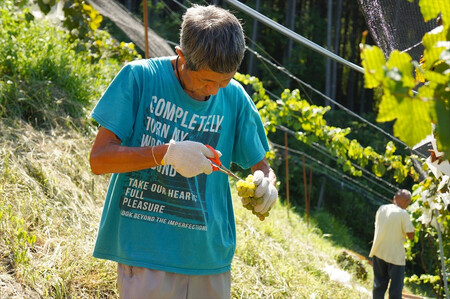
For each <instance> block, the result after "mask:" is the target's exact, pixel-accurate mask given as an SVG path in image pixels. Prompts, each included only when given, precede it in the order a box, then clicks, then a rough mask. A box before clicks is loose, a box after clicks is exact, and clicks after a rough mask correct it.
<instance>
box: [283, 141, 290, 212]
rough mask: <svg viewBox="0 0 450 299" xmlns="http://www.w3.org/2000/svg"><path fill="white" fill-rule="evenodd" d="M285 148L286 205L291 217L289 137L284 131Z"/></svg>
mask: <svg viewBox="0 0 450 299" xmlns="http://www.w3.org/2000/svg"><path fill="white" fill-rule="evenodd" d="M284 149H285V159H284V160H285V165H286V206H287V215H288V218H289V160H288V159H289V155H288V138H287V132H285V133H284Z"/></svg>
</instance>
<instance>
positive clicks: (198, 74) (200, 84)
mask: <svg viewBox="0 0 450 299" xmlns="http://www.w3.org/2000/svg"><path fill="white" fill-rule="evenodd" d="M185 74H186V76H184V77H183V80H184V82H183V83H184V85H185V87H186V89H187V90H188V91H190V92H192V93H194V94H195V95H197V96H202V97H203V96H204V97H208V96H210V95H216V94H217V93H218V92H219V89H220V88H224V87H226V86H227V85H228V83H230V80H231V79H232V78H233V76H234V74H236V71H234V72H232V73H225V74H223V73H216V72H213V71H211V70H209V69H203V70H198V71H191V70H188V69H186V70H185Z"/></svg>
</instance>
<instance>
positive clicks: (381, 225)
mask: <svg viewBox="0 0 450 299" xmlns="http://www.w3.org/2000/svg"><path fill="white" fill-rule="evenodd" d="M410 202H411V192H409V191H408V190H405V189H402V190H399V191H397V193H395V196H394V199H393V203H392V204H387V205H382V206H381V207H379V208H378V211H377V213H376V216H375V235H374V240H373V244H372V249H371V250H370V254H369V256H370V257H373V260H372V262H373V274H374V281H373V298H374V299H383V298H384V294H385V293H386V289H387V286H388V283H389V280H390V281H391V285H390V286H389V298H390V299H394V298H399V299H401V298H402V289H403V278H404V275H405V248H404V246H403V242H404V241H405V239H406V237H408V238H409V239H410V240H412V239H413V238H414V227H413V225H412V223H411V220H410V218H409V214H408V213H407V212H406V210H405V209H406V208H407V207H408V205H409V203H410Z"/></svg>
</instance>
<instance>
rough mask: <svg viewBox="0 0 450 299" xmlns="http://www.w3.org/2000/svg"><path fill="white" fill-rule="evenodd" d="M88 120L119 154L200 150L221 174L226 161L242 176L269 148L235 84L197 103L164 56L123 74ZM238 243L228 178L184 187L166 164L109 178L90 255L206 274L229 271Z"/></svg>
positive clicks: (190, 181) (191, 181) (217, 176)
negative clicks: (166, 147)
mask: <svg viewBox="0 0 450 299" xmlns="http://www.w3.org/2000/svg"><path fill="white" fill-rule="evenodd" d="M91 115H92V117H93V118H94V119H95V120H96V121H97V122H98V123H99V124H100V125H101V126H103V127H105V128H106V129H108V130H111V131H112V132H114V133H115V134H116V135H117V136H118V137H119V138H120V140H122V145H126V146H131V147H140V146H154V145H158V144H163V143H168V142H169V141H170V140H171V139H174V140H176V141H182V140H192V141H198V142H201V143H204V144H209V145H211V146H212V147H214V148H215V149H217V150H219V151H220V152H221V153H222V157H221V161H222V163H223V164H224V165H225V166H227V167H228V166H229V165H230V164H231V162H232V161H233V162H234V163H236V164H238V165H240V166H241V167H243V168H249V167H251V166H253V165H254V164H256V163H258V162H259V161H261V160H262V159H263V158H264V156H265V152H266V151H267V150H268V149H269V147H268V143H267V138H266V135H265V132H264V128H263V125H262V123H261V119H260V117H259V114H258V111H257V109H256V107H255V105H254V104H253V102H252V100H251V99H250V97H249V96H248V95H247V94H246V93H245V91H244V89H243V87H242V86H241V85H240V84H239V83H238V82H236V81H235V80H231V82H230V83H229V84H228V86H227V87H225V88H222V89H220V90H219V92H218V94H217V95H215V96H211V97H210V98H209V100H207V101H204V102H202V101H196V100H194V99H192V98H190V97H189V96H188V95H187V94H186V93H185V92H184V91H183V89H182V88H181V86H180V85H179V83H178V81H177V79H176V77H175V75H174V72H173V69H172V64H171V62H170V57H163V58H155V59H149V60H139V61H134V62H131V63H129V64H127V65H126V66H124V67H123V69H122V70H121V71H120V72H119V73H118V74H117V76H116V77H115V78H114V80H113V81H112V82H111V84H110V86H109V87H108V88H107V90H106V92H105V93H104V94H103V96H102V97H101V99H100V101H99V102H98V103H97V105H96V107H95V108H94V110H93V112H92V114H91ZM186 159H189V157H188V156H186ZM235 244H236V231H235V222H234V213H233V207H232V200H231V191H230V185H229V180H228V176H227V175H225V174H224V173H221V172H213V173H212V174H210V175H204V174H201V175H198V176H196V177H194V178H185V177H183V176H181V175H180V174H178V173H177V172H176V171H175V170H174V169H173V168H172V166H170V165H166V166H158V167H155V168H151V169H145V170H141V171H135V172H129V173H123V174H113V175H112V176H111V181H110V184H109V187H108V192H107V195H106V200H105V204H104V208H103V213H102V217H101V220H100V226H99V232H98V236H97V241H96V244H95V249H94V256H95V257H97V258H103V259H109V260H113V261H116V262H119V263H122V264H127V265H131V266H138V267H146V268H150V269H154V270H162V271H167V272H175V273H182V274H191V275H208V274H216V273H221V272H225V271H228V270H230V265H231V261H232V258H233V255H234V251H235V247H236V246H235Z"/></svg>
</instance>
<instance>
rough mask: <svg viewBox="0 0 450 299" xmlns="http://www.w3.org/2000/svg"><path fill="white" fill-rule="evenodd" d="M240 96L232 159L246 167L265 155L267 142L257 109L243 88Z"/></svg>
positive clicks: (267, 147)
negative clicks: (241, 98) (240, 102)
mask: <svg viewBox="0 0 450 299" xmlns="http://www.w3.org/2000/svg"><path fill="white" fill-rule="evenodd" d="M241 88H242V87H241ZM242 97H243V98H244V99H243V108H242V109H241V110H240V113H239V114H238V118H237V124H236V135H235V147H234V149H233V161H234V162H235V163H236V164H238V165H239V166H241V167H242V168H244V169H247V168H250V167H252V166H253V165H255V164H256V163H258V162H259V161H261V160H262V159H263V158H264V157H265V154H266V152H267V151H269V144H268V142H267V136H266V133H265V131H264V126H263V124H262V121H261V117H260V116H259V113H258V109H257V108H256V106H255V104H254V103H253V101H252V99H251V98H250V96H249V95H248V94H247V93H246V92H245V91H244V89H243V88H242Z"/></svg>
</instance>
